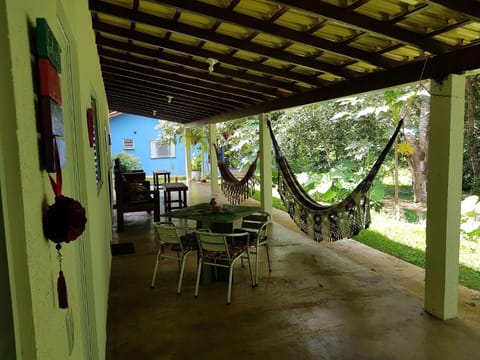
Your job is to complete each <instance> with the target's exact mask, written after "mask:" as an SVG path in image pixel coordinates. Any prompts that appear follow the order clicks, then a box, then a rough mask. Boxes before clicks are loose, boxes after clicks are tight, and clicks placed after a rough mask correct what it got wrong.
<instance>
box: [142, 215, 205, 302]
mask: <svg viewBox="0 0 480 360" xmlns="http://www.w3.org/2000/svg"><path fill="white" fill-rule="evenodd" d="M153 229H154V232H155V238H156V240H157V241H158V242H159V249H158V253H157V258H156V261H155V267H154V269H153V277H152V284H151V287H152V288H153V287H154V286H155V278H156V276H157V270H158V263H159V260H160V259H162V260H163V258H168V259H175V260H177V261H178V268H179V271H180V276H179V278H178V287H177V295H179V294H180V291H181V288H182V279H183V271H184V268H185V260H186V258H187V256H188V254H190V253H193V252H197V251H198V243H197V239H196V238H195V234H194V230H195V228H193V227H188V226H175V224H173V223H172V222H155V223H153ZM166 251H169V252H173V253H175V255H169V254H168V253H166Z"/></svg>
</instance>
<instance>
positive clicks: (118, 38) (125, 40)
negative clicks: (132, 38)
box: [102, 33, 127, 43]
mask: <svg viewBox="0 0 480 360" xmlns="http://www.w3.org/2000/svg"><path fill="white" fill-rule="evenodd" d="M102 36H103V37H104V38H107V39H113V40H117V41H122V42H124V43H126V42H127V39H125V38H124V37H123V36H119V35H115V34H110V33H102Z"/></svg>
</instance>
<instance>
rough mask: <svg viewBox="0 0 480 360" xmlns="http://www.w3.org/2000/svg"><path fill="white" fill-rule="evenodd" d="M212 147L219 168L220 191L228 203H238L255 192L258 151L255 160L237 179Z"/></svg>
mask: <svg viewBox="0 0 480 360" xmlns="http://www.w3.org/2000/svg"><path fill="white" fill-rule="evenodd" d="M214 147H215V152H216V153H217V166H218V169H219V170H220V175H221V180H222V183H221V189H222V192H223V193H224V194H225V197H226V198H227V200H228V202H229V203H230V204H232V205H238V204H240V203H241V202H242V201H244V200H246V199H248V198H249V197H251V196H252V195H253V194H254V193H255V183H256V178H255V170H256V169H257V160H258V156H259V152H257V156H256V157H255V160H253V162H252V163H251V164H250V166H249V167H248V169H247V172H246V173H245V175H244V176H243V177H242V178H241V179H238V178H237V177H235V175H233V173H232V172H231V171H230V169H229V167H228V166H227V164H225V163H224V162H223V161H222V160H221V158H220V154H219V152H218V148H217V146H216V145H214Z"/></svg>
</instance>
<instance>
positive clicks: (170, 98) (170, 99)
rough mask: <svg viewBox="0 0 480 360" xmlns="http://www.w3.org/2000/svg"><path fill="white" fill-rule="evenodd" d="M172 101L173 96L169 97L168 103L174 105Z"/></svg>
mask: <svg viewBox="0 0 480 360" xmlns="http://www.w3.org/2000/svg"><path fill="white" fill-rule="evenodd" d="M172 99H173V96H172V95H167V102H168V103H169V104H171V103H172Z"/></svg>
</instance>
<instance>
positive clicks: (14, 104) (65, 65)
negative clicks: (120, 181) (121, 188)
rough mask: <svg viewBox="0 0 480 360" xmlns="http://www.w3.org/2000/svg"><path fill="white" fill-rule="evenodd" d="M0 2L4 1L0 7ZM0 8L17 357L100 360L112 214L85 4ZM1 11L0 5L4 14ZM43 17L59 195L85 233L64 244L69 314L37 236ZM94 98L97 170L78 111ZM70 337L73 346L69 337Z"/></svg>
mask: <svg viewBox="0 0 480 360" xmlns="http://www.w3.org/2000/svg"><path fill="white" fill-rule="evenodd" d="M0 6H3V5H0ZM5 6H6V8H5V10H6V11H1V12H0V34H1V35H0V36H1V37H2V38H1V40H2V41H0V51H1V53H2V54H3V57H4V59H2V60H1V62H0V80H1V81H0V84H1V85H0V87H1V94H2V96H0V108H1V109H2V120H0V121H1V122H2V131H1V135H0V139H1V143H0V186H1V189H2V195H3V197H2V208H3V214H4V224H5V242H6V249H7V256H8V260H9V277H10V283H11V292H12V304H13V314H12V315H13V319H14V325H15V338H16V351H17V358H18V359H29V360H30V359H97V358H98V359H102V358H104V354H105V343H106V317H107V300H108V283H109V277H110V261H111V257H110V240H111V210H110V204H109V187H108V179H107V177H106V175H107V174H110V170H109V167H110V165H109V164H110V158H109V154H110V149H108V148H107V147H108V145H107V144H106V141H105V139H106V135H107V134H108V131H109V129H108V109H107V104H106V98H105V93H104V90H103V82H102V79H101V74H100V67H99V63H98V57H97V54H96V47H95V43H94V34H93V31H92V27H91V20H90V13H89V11H88V1H87V0H76V1H70V0H58V1H57V0H44V1H38V0H6V2H5ZM2 10H3V9H2ZM37 17H43V18H46V19H47V21H48V23H49V25H50V27H51V29H52V31H53V33H54V35H55V37H56V38H57V40H58V41H59V42H60V44H61V46H62V74H61V86H62V97H63V105H62V109H63V113H64V126H65V142H66V145H67V166H66V167H65V168H64V169H63V194H64V195H66V196H69V197H73V198H75V199H78V200H79V201H80V202H81V203H82V204H83V205H84V207H85V208H86V212H87V218H88V222H87V228H86V231H85V232H84V234H83V235H82V236H81V237H80V238H79V239H77V240H76V241H74V242H72V243H70V244H65V245H64V246H63V249H62V253H63V256H64V260H63V266H62V267H63V270H64V273H65V277H66V280H67V286H68V295H69V304H70V308H69V309H68V310H62V309H59V308H58V305H57V292H56V281H57V276H58V261H57V258H56V251H55V247H54V244H53V243H51V242H50V241H48V240H47V239H46V238H45V237H44V235H43V229H42V215H43V213H44V212H45V210H46V207H47V205H48V204H52V203H53V201H54V195H53V192H52V190H51V188H50V183H49V180H48V176H47V173H46V171H44V170H43V169H42V163H41V160H40V159H41V152H40V150H39V149H40V138H41V134H40V132H39V129H38V127H37V113H36V103H35V99H36V96H35V92H36V88H35V86H36V83H35V79H36V76H37V74H36V68H35V57H34V55H35V49H34V44H35V20H36V18H37ZM92 96H94V97H95V98H96V107H97V118H98V123H99V126H98V129H99V133H98V134H97V135H98V136H97V139H98V141H99V155H100V169H101V172H102V174H103V181H101V182H100V183H97V182H96V177H95V163H94V152H93V149H92V148H90V146H89V143H88V134H87V127H86V109H87V108H88V107H90V106H91V97H92ZM72 339H73V340H72Z"/></svg>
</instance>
